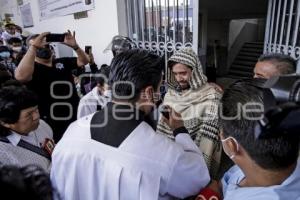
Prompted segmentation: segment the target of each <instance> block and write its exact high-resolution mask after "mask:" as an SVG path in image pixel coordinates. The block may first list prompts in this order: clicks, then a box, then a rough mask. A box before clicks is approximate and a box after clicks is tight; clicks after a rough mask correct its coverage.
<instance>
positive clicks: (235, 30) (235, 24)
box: [228, 19, 258, 50]
mask: <svg viewBox="0 0 300 200" xmlns="http://www.w3.org/2000/svg"><path fill="white" fill-rule="evenodd" d="M246 23H252V24H257V23H258V20H257V19H239V20H231V21H230V23H229V42H228V43H229V44H228V50H229V49H230V48H231V46H232V45H233V43H234V41H235V39H236V37H237V36H238V35H239V33H240V32H241V30H242V28H243V27H244V25H245V24H246Z"/></svg>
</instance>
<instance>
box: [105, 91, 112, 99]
mask: <svg viewBox="0 0 300 200" xmlns="http://www.w3.org/2000/svg"><path fill="white" fill-rule="evenodd" d="M103 95H104V96H106V97H107V98H108V99H111V96H112V92H111V90H105V91H104V92H103Z"/></svg>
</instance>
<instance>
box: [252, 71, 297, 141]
mask: <svg viewBox="0 0 300 200" xmlns="http://www.w3.org/2000/svg"><path fill="white" fill-rule="evenodd" d="M263 95H264V98H263V99H264V108H265V113H264V116H263V118H262V119H261V120H259V122H258V124H257V125H256V127H255V137H256V138H258V139H259V138H270V137H271V138H274V137H276V136H282V134H285V135H287V134H290V135H295V134H297V133H298V132H299V129H300V121H299V119H300V75H284V76H279V77H273V78H271V79H269V80H267V81H266V82H265V84H264V86H263Z"/></svg>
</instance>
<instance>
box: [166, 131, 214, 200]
mask: <svg viewBox="0 0 300 200" xmlns="http://www.w3.org/2000/svg"><path fill="white" fill-rule="evenodd" d="M175 142H176V143H178V144H180V145H182V147H183V150H184V151H183V152H182V154H181V155H180V156H179V157H178V159H177V161H176V162H175V165H174V167H173V171H172V173H171V176H170V178H169V181H168V186H167V188H168V189H167V190H168V193H169V194H170V195H172V196H175V197H179V198H186V197H189V196H192V195H196V194H198V193H199V191H200V190H201V189H202V188H203V187H205V186H206V185H207V184H208V183H209V181H210V176H209V172H208V169H207V166H206V163H205V161H204V158H203V155H202V153H201V151H200V150H199V148H198V147H197V146H196V145H195V143H194V142H193V140H192V139H191V137H190V136H189V135H188V134H184V133H181V134H178V135H177V136H176V138H175Z"/></svg>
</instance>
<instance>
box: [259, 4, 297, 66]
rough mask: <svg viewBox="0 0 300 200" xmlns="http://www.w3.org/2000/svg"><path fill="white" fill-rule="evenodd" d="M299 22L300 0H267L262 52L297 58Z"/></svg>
mask: <svg viewBox="0 0 300 200" xmlns="http://www.w3.org/2000/svg"><path fill="white" fill-rule="evenodd" d="M299 22H300V0H269V6H268V16H267V23H266V34H265V45H264V52H265V53H267V52H274V53H275V52H277V53H284V54H287V55H290V56H292V57H293V58H295V59H297V60H299V59H300V29H299ZM298 63H299V62H298Z"/></svg>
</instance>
